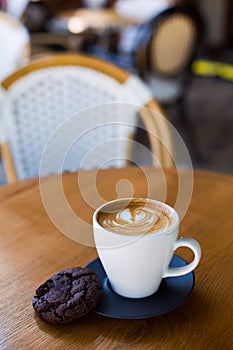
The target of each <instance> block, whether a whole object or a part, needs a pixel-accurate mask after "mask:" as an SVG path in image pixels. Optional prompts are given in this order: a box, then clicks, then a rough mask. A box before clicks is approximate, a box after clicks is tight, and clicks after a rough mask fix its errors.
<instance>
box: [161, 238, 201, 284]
mask: <svg viewBox="0 0 233 350" xmlns="http://www.w3.org/2000/svg"><path fill="white" fill-rule="evenodd" d="M179 247H187V248H190V249H191V250H192V251H193V253H194V259H193V261H192V262H191V263H189V264H188V265H185V266H181V267H168V268H167V270H166V271H165V273H164V275H163V277H176V276H183V275H186V274H187V273H189V272H191V271H193V270H194V269H195V267H197V265H198V263H199V261H200V259H201V247H200V244H199V243H198V242H197V241H196V240H195V239H193V238H184V237H180V238H178V239H177V240H176V242H175V246H174V250H176V249H177V248H179Z"/></svg>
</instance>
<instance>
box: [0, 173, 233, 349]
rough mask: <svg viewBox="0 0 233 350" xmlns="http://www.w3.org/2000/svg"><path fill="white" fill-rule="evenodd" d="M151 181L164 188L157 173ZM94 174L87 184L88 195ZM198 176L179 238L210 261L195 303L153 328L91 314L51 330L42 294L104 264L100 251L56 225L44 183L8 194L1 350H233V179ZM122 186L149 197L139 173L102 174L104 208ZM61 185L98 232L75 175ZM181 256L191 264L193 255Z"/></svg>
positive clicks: (3, 222) (2, 205) (6, 190)
mask: <svg viewBox="0 0 233 350" xmlns="http://www.w3.org/2000/svg"><path fill="white" fill-rule="evenodd" d="M147 171H148V172H149V173H150V175H152V176H154V177H155V178H156V171H157V170H156V169H153V168H149V169H147ZM165 173H166V180H167V183H168V195H167V203H168V204H171V205H173V204H174V200H175V195H176V187H177V181H176V172H175V170H171V169H170V170H166V172H165ZM90 174H91V172H86V176H85V177H84V178H85V179H86V189H87V190H88V189H89V188H90V187H91V184H90V183H89V175H90ZM194 176H195V177H194V180H195V182H194V192H193V196H192V200H191V204H190V207H189V209H188V211H187V213H186V215H185V217H184V219H183V220H182V223H181V231H182V234H183V235H185V236H192V237H194V238H196V239H197V240H198V241H199V242H200V244H201V246H202V250H203V257H202V259H201V262H200V264H199V266H198V267H197V269H196V270H195V280H196V281H195V288H194V291H193V292H192V294H191V296H190V297H189V299H188V300H187V301H186V302H185V303H184V304H183V305H181V306H180V307H179V308H177V309H176V310H173V311H171V312H170V313H167V314H164V315H160V316H157V317H152V318H149V319H141V320H121V319H112V318H108V317H104V316H100V315H97V314H95V313H94V312H91V313H89V314H88V315H86V316H85V317H83V318H82V319H80V320H78V321H76V322H74V323H72V324H69V325H63V326H52V325H49V324H47V323H45V322H43V321H41V320H40V319H39V318H38V317H37V316H36V315H35V314H34V310H33V308H32V305H31V300H32V297H33V295H34V291H35V289H36V288H37V287H38V286H39V285H40V284H41V283H42V282H43V281H45V280H46V279H47V278H48V277H49V276H51V275H52V274H54V273H55V272H57V271H59V270H61V269H64V268H67V267H71V266H84V265H86V264H87V263H88V262H89V261H90V260H92V259H94V258H95V257H97V253H96V250H95V248H93V247H87V246H84V245H81V244H78V243H75V242H74V241H72V240H70V239H68V238H67V237H65V236H64V235H63V234H62V233H61V232H59V230H58V229H57V228H56V227H55V226H54V225H53V223H52V222H51V221H50V219H49V217H48V215H47V213H46V211H45V209H44V207H43V204H42V200H41V196H40V190H39V183H38V180H37V179H31V180H27V181H24V182H18V183H15V184H12V185H7V186H3V187H1V188H0V295H1V296H0V298H1V303H0V309H1V312H0V349H10V350H11V349H26V350H27V349H44V348H48V349H74V350H77V349H97V350H100V349H101V350H104V349H106V350H109V349H110V350H111V349H134V350H137V349H161V350H163V349H164V350H167V349H182V350H188V349H190V350H193V349H195V350H198V349H200V350H202V349H211V350H212V349H215V350H216V349H219V350H220V349H232V348H233V334H232V325H233V288H232V286H233V270H232V256H233V255H232V253H233V235H232V224H233V219H232V207H233V196H232V192H233V191H232V189H233V177H232V176H231V175H223V174H217V173H211V172H205V171H198V170H196V171H195V172H194ZM51 179H52V178H50V179H49V181H53V180H51ZM54 179H55V177H54ZM120 179H128V180H129V181H130V182H131V183H132V184H133V186H134V195H135V196H140V197H142V196H146V193H147V184H146V180H145V178H144V176H143V175H142V171H141V170H140V169H138V168H134V167H131V168H126V169H117V170H116V169H115V170H109V169H108V170H101V171H100V172H99V174H98V176H97V178H96V186H97V189H98V191H99V193H100V194H101V195H102V196H103V198H104V199H106V200H109V199H113V198H115V197H116V196H117V193H116V188H115V184H116V182H117V181H119V180H120ZM63 185H64V193H65V195H66V197H67V199H68V201H69V202H70V205H71V206H72V207H73V209H74V210H77V211H80V213H81V215H83V216H84V217H85V219H86V220H87V222H88V223H89V224H90V223H91V215H92V212H93V209H92V208H90V206H89V205H87V204H86V203H85V200H84V198H82V197H81V194H80V192H79V190H78V186H77V174H75V173H73V174H70V173H68V174H64V176H63ZM54 205H56V203H54ZM89 227H90V230H91V225H89ZM78 229H79V228H78V227H77V230H78ZM178 253H179V255H182V256H183V257H184V258H186V259H187V260H189V258H191V257H190V256H189V253H187V252H186V251H183V250H179V252H178Z"/></svg>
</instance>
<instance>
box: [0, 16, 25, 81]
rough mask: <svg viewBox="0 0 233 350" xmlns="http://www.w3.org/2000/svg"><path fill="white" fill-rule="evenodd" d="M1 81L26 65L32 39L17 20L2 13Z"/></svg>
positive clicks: (0, 17) (0, 21) (0, 34)
mask: <svg viewBox="0 0 233 350" xmlns="http://www.w3.org/2000/svg"><path fill="white" fill-rule="evenodd" d="M0 51H1V54H0V81H1V80H3V79H4V78H5V77H6V76H8V75H9V74H11V73H12V72H14V71H15V70H16V69H17V68H19V67H21V66H23V65H25V64H26V63H28V61H29V56H30V37H29V33H28V31H27V29H26V28H25V27H24V25H23V24H22V23H21V22H20V21H19V20H17V19H16V18H13V17H11V16H10V15H8V14H7V13H5V12H2V11H0Z"/></svg>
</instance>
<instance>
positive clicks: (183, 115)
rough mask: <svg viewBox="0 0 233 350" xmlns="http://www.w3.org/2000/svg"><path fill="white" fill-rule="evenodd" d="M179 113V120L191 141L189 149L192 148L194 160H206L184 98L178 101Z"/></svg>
mask: <svg viewBox="0 0 233 350" xmlns="http://www.w3.org/2000/svg"><path fill="white" fill-rule="evenodd" d="M178 113H179V119H180V121H181V123H182V125H183V127H184V129H185V132H186V134H187V137H188V140H189V148H190V153H191V155H192V158H193V159H194V160H195V161H203V160H204V159H203V154H202V152H201V150H200V146H199V142H198V137H197V130H196V128H195V126H194V125H193V122H192V121H191V119H190V117H189V115H188V111H187V108H186V106H185V99H184V98H181V99H180V100H179V101H178Z"/></svg>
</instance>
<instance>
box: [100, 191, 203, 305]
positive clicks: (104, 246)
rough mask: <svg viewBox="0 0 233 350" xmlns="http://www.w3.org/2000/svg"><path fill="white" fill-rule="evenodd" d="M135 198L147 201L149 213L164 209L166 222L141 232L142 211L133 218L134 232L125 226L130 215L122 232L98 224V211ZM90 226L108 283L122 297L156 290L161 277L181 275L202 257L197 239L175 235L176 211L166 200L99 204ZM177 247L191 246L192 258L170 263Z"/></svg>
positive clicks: (117, 201)
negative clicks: (183, 264) (185, 262)
mask: <svg viewBox="0 0 233 350" xmlns="http://www.w3.org/2000/svg"><path fill="white" fill-rule="evenodd" d="M136 202H137V203H139V202H143V203H145V204H146V206H147V205H149V210H152V214H153V210H154V211H155V212H157V211H159V212H160V211H162V212H164V213H165V216H167V217H168V224H167V226H166V225H165V226H164V227H162V228H158V229H157V228H156V226H153V227H152V229H150V232H149V233H148V232H147V233H145V232H144V233H142V227H143V225H144V223H143V225H141V224H142V221H140V220H141V219H142V218H141V217H140V215H141V214H139V215H138V218H137V219H135V220H136V221H135V222H134V225H133V232H131V233H130V234H128V231H127V230H129V231H130V230H131V231H132V227H131V222H132V220H131V219H130V220H129V221H130V224H129V225H128V221H127V220H128V218H127V220H126V221H125V219H124V220H123V221H124V223H125V222H126V224H125V225H124V226H123V233H122V232H121V233H119V232H117V231H115V230H114V231H113V230H112V228H111V227H108V225H107V227H106V226H104V225H103V224H102V223H101V224H100V214H101V213H105V212H107V213H109V212H110V213H111V212H114V211H117V212H118V211H121V209H122V208H125V207H127V205H128V204H129V203H130V206H129V208H131V203H132V204H133V205H134V203H136ZM135 205H136V204H135ZM150 206H151V208H152V209H151V208H150ZM127 208H128V207H127ZM127 211H129V209H127ZM124 213H125V211H124ZM138 213H142V214H143V215H144V209H143V210H141V212H140V210H139V209H138ZM101 215H103V214H101ZM107 215H108V214H107ZM124 215H125V214H124ZM127 215H128V214H127ZM143 215H142V217H143ZM156 215H157V214H156ZM136 216H137V215H136ZM144 216H145V215H144ZM137 220H138V221H137ZM155 228H156V229H155ZM117 229H119V228H116V230H117ZM93 230H94V239H95V244H96V248H97V251H98V255H99V258H100V260H101V262H102V265H103V267H104V269H105V271H106V274H107V276H108V279H109V282H110V284H111V287H112V289H113V290H114V291H115V292H116V293H118V294H119V295H121V296H124V297H128V298H143V297H147V296H149V295H152V294H153V293H155V292H156V291H157V290H158V288H159V286H160V283H161V281H162V279H163V278H166V277H177V276H182V275H185V274H187V273H189V272H191V271H192V270H194V269H195V267H196V266H197V265H198V263H199V261H200V258H201V247H200V245H199V243H198V242H197V241H196V240H194V239H193V238H182V237H180V238H177V237H178V232H179V216H178V214H177V212H176V211H175V210H174V209H173V208H172V207H170V206H168V205H167V204H165V203H162V202H159V201H156V200H153V199H141V198H139V199H136V198H121V199H117V200H114V201H111V202H108V203H106V204H104V205H102V206H100V207H99V208H98V209H97V210H96V211H95V213H94V215H93ZM146 230H147V229H146ZM153 230H154V231H153ZM178 247H188V248H190V249H191V250H192V251H193V253H194V259H193V261H192V262H191V263H189V264H187V265H185V266H182V267H175V268H174V267H169V263H170V261H171V259H172V256H173V254H174V251H175V250H176V249H177V248H178Z"/></svg>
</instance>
